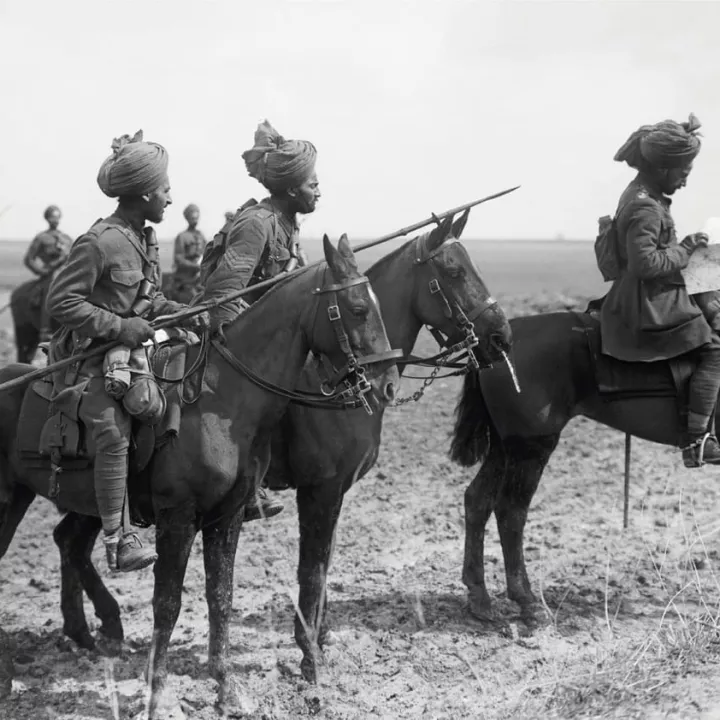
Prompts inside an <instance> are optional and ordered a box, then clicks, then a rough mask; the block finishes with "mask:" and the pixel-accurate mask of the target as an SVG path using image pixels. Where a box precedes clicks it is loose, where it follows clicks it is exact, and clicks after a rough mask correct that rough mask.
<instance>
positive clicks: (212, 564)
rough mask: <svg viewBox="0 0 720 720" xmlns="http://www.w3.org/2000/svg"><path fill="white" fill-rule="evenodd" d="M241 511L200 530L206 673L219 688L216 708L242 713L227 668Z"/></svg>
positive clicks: (241, 700) (242, 514) (242, 700)
mask: <svg viewBox="0 0 720 720" xmlns="http://www.w3.org/2000/svg"><path fill="white" fill-rule="evenodd" d="M243 518H244V511H243V509H240V511H239V512H232V513H230V514H228V515H223V516H222V517H220V518H219V519H218V521H217V522H213V523H212V524H209V525H207V526H205V527H203V529H202V533H203V557H204V561H205V595H206V598H207V604H208V620H209V623H210V637H209V644H208V670H209V672H210V675H211V677H212V678H213V679H215V680H216V681H217V683H218V685H219V688H218V704H219V705H220V707H221V708H223V709H224V710H229V709H230V708H231V707H232V706H237V707H239V708H241V709H242V706H243V705H244V703H245V699H244V698H243V697H242V695H241V694H240V693H238V689H237V688H235V687H234V686H233V684H232V678H231V674H230V668H229V666H228V658H227V655H228V646H229V644H230V640H229V634H230V633H229V631H230V614H231V613H232V601H233V576H234V569H235V554H236V552H237V545H238V537H239V535H240V529H241V528H242V524H243Z"/></svg>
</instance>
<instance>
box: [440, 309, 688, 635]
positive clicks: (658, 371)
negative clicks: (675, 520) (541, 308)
mask: <svg viewBox="0 0 720 720" xmlns="http://www.w3.org/2000/svg"><path fill="white" fill-rule="evenodd" d="M510 326H511V327H512V332H513V356H514V359H515V367H516V369H517V375H518V379H519V384H520V388H521V392H520V394H518V393H517V392H516V391H515V389H514V387H513V383H512V380H511V378H510V375H509V372H508V370H507V368H506V367H495V368H493V369H491V370H488V371H486V372H484V373H482V374H481V375H479V376H478V375H477V374H472V375H467V376H466V378H465V383H464V387H463V392H462V396H461V399H460V402H459V403H458V407H457V417H456V423H455V433H454V438H453V442H452V447H451V457H452V459H453V460H455V461H456V462H458V463H460V464H461V465H464V466H466V467H470V466H472V465H475V464H476V463H478V462H482V465H481V467H480V470H479V472H478V473H477V475H476V476H475V478H474V479H473V481H472V482H471V483H470V485H469V487H468V488H467V490H466V492H465V559H464V564H463V576H462V577H463V582H464V583H465V585H466V586H467V589H468V593H469V603H470V610H471V612H472V613H473V615H475V616H476V617H477V618H479V619H481V620H491V619H492V618H493V612H492V603H491V600H490V595H489V594H488V591H487V588H486V586H485V569H484V557H483V554H484V538H485V526H486V524H487V521H488V519H489V518H490V515H491V514H492V513H493V512H494V513H495V519H496V520H497V527H498V531H499V534H500V542H501V545H502V551H503V557H504V559H505V574H506V578H507V593H508V597H509V598H510V599H511V600H514V601H515V602H517V603H518V604H519V605H520V609H521V613H522V617H523V618H524V619H525V620H526V621H527V622H529V623H533V622H535V621H536V620H537V614H538V613H539V612H541V608H540V607H539V604H538V602H537V600H536V598H535V596H534V595H533V593H532V590H531V587H530V581H529V579H528V575H527V570H526V568H525V555H524V548H523V532H524V529H525V522H526V520H527V514H528V509H529V507H530V502H531V500H532V498H533V495H534V494H535V491H536V490H537V487H538V484H539V482H540V478H541V476H542V473H543V470H544V469H545V466H546V464H547V462H548V459H549V458H550V456H551V455H552V453H553V451H554V450H555V448H556V446H557V444H558V440H559V438H560V433H561V432H562V430H563V428H564V427H565V426H566V425H567V423H568V422H569V421H570V419H571V418H573V417H576V416H578V415H583V416H585V417H587V418H590V419H592V420H596V421H597V422H599V423H602V424H604V425H608V426H610V427H612V428H615V429H617V430H622V431H623V432H625V433H629V434H630V435H635V436H637V437H640V438H643V439H645V440H650V441H653V442H656V443H662V444H665V445H675V446H676V445H677V444H678V443H679V441H680V434H681V422H680V412H679V407H680V405H679V402H678V397H677V395H674V394H673V392H672V389H673V388H672V386H673V380H672V376H671V374H670V370H669V366H668V364H667V363H619V361H608V360H605V361H603V362H604V363H607V362H612V364H613V366H614V367H615V371H616V372H621V373H622V374H624V376H625V377H626V378H627V382H626V387H627V388H628V390H629V391H630V392H628V393H627V396H626V397H624V398H623V397H622V395H620V394H618V395H616V396H614V397H613V398H612V399H611V397H610V396H609V395H606V394H604V393H603V394H602V395H601V393H600V390H599V389H598V382H597V376H596V372H597V367H598V363H599V362H600V361H601V360H602V359H601V358H600V357H599V356H597V353H596V351H593V352H591V347H593V346H592V344H590V343H589V340H588V338H589V333H591V332H592V333H597V332H599V330H598V327H597V323H596V322H593V321H592V320H591V319H590V318H589V316H588V315H586V314H584V313H583V314H579V313H573V312H557V313H548V314H544V315H530V316H527V317H520V318H515V319H513V320H512V321H511V322H510ZM663 378H665V379H663ZM654 380H656V382H654ZM653 383H654V384H653ZM663 386H664V389H663ZM603 388H605V386H603ZM633 388H634V389H635V391H637V390H643V388H644V390H643V392H644V393H645V394H646V395H647V396H646V397H629V395H630V394H632V392H633ZM668 388H669V390H670V392H667V390H668ZM591 442H592V440H591V438H588V443H591Z"/></svg>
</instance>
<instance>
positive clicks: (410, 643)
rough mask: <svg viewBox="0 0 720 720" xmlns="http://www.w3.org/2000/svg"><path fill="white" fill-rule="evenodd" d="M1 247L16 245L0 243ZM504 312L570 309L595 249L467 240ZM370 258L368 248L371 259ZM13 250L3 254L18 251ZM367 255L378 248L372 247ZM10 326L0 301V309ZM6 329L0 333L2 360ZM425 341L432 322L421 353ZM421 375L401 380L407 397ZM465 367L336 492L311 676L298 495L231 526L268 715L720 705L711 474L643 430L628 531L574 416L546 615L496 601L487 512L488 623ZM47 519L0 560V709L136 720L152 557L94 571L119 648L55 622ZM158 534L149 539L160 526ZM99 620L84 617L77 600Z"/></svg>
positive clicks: (619, 453)
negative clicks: (470, 523)
mask: <svg viewBox="0 0 720 720" xmlns="http://www.w3.org/2000/svg"><path fill="white" fill-rule="evenodd" d="M6 245H7V244H6ZM466 246H467V247H469V248H470V249H471V251H472V252H473V254H474V257H475V259H476V261H477V263H478V265H479V267H480V268H481V271H482V272H483V275H484V277H485V279H486V280H487V282H488V284H489V286H490V288H491V290H492V291H493V293H494V294H495V296H496V297H497V298H498V299H499V300H500V301H501V302H502V304H503V306H504V307H505V309H506V312H507V313H508V315H511V316H512V315H518V314H527V313H532V312H542V311H547V310H550V309H559V308H564V307H578V308H579V307H581V306H582V305H583V303H584V302H585V301H586V300H587V299H588V298H589V297H591V296H597V295H598V294H600V293H601V292H602V290H603V285H602V283H601V282H599V275H598V273H597V271H596V270H595V268H594V265H593V251H592V245H591V244H589V243H542V242H539V243H520V242H513V243H499V242H488V241H478V242H477V243H475V244H473V242H472V241H467V242H466ZM19 247H20V246H15V253H14V254H13V253H12V252H10V250H8V249H7V247H6V246H1V247H0V269H1V271H0V272H1V273H6V274H2V276H1V277H0V284H6V285H12V284H14V283H16V282H19V281H20V280H21V278H22V277H24V275H23V273H22V272H21V271H20V270H19V268H20V264H19V260H18V255H19V252H21V251H20V249H19ZM378 255H379V254H378ZM11 256H12V258H11ZM370 259H373V258H370ZM4 321H5V326H4V327H7V314H5V316H4ZM11 341H12V336H11V335H9V334H8V333H7V332H5V333H4V335H3V336H2V337H1V338H0V342H1V343H2V346H1V348H0V349H2V351H3V358H4V361H7V358H8V357H9V353H10V351H11V347H10V344H11ZM431 349H432V341H431V339H430V338H429V336H427V335H425V334H423V335H421V338H420V340H419V343H418V348H417V350H418V351H423V352H427V351H430V350H431ZM417 384H418V382H417V381H412V380H404V381H403V384H402V394H409V393H410V392H412V391H413V390H414V389H415V388H416V387H417ZM458 392H459V381H457V380H456V379H444V380H440V381H438V382H436V383H435V384H434V385H432V387H431V388H430V389H429V391H428V392H427V393H426V395H425V398H424V399H423V400H422V402H420V403H417V404H409V405H406V406H404V407H403V408H401V409H393V410H389V411H388V412H387V413H386V416H385V429H384V436H383V446H382V450H381V453H380V458H379V460H378V463H377V465H376V466H375V468H374V469H373V470H372V471H371V472H370V473H369V474H368V475H367V476H366V477H365V478H363V479H362V480H361V481H360V482H359V483H358V484H357V485H356V486H355V487H354V488H353V489H352V490H351V491H350V492H349V493H348V495H347V497H346V500H345V506H344V509H343V513H342V516H341V519H340V524H339V529H338V533H337V547H336V553H335V559H334V564H333V567H332V568H331V573H330V578H329V597H328V603H329V616H330V620H331V624H332V627H333V638H332V644H331V645H330V646H329V647H328V648H327V658H328V667H327V673H326V676H325V677H324V678H323V680H322V682H321V683H320V684H319V685H317V686H311V685H308V684H307V683H305V682H304V681H303V680H302V678H301V676H300V673H299V661H300V652H299V651H298V650H297V649H296V647H295V644H294V641H293V637H292V633H293V600H294V598H296V596H297V583H296V579H295V572H296V561H297V553H298V548H297V545H298V541H297V520H296V509H295V499H294V496H293V493H292V492H291V491H289V492H285V493H283V496H282V497H283V500H284V502H285V504H286V509H285V512H283V513H282V514H281V515H279V516H277V517H276V518H273V519H272V520H269V521H265V522H254V523H250V524H248V525H247V526H246V527H245V528H244V529H243V532H242V534H241V538H240V545H239V550H238V554H237V560H236V570H235V577H236V584H235V600H234V612H233V621H232V627H231V646H232V647H231V657H232V663H233V667H234V671H235V674H236V676H237V678H238V680H240V681H241V682H242V683H243V684H244V687H245V689H246V691H247V692H248V694H249V695H250V696H251V697H252V698H253V699H254V702H255V708H254V710H252V712H250V713H249V714H248V715H247V717H252V718H258V719H266V720H271V719H272V720H276V719H277V720H280V719H282V720H294V719H295V718H309V717H314V718H326V719H327V720H331V719H332V720H341V719H342V720H364V719H365V718H387V719H393V718H402V719H403V720H408V719H410V718H417V719H420V718H422V719H428V720H430V719H432V720H440V719H441V718H442V719H443V720H451V719H452V720H456V719H458V718H487V719H488V720H490V719H492V720H500V719H506V718H507V719H509V718H528V719H530V718H609V717H612V718H677V719H681V718H682V719H685V718H708V719H709V718H720V683H718V681H717V679H718V677H719V676H720V664H719V663H718V660H719V658H720V652H719V651H720V643H719V642H718V606H719V604H720V585H719V584H718V571H719V570H720V542H719V539H718V535H719V533H720V519H719V518H718V508H719V507H720V475H719V474H718V471H717V470H715V471H713V470H706V469H701V470H692V471H689V470H685V469H684V468H683V466H682V463H681V461H680V459H679V455H678V454H677V453H676V452H673V451H672V450H671V449H669V448H664V447H660V446H657V445H652V444H650V443H645V442H640V441H635V443H634V450H633V477H632V487H631V505H630V509H631V513H630V527H629V529H627V530H623V528H622V498H623V493H622V468H623V443H624V439H623V435H622V434H620V433H618V432H616V431H613V430H610V429H608V428H605V427H602V426H599V425H596V424H594V423H592V422H591V421H588V420H585V419H578V420H575V421H573V422H572V423H571V424H570V425H569V426H568V428H567V429H566V431H565V433H564V434H563V438H562V440H561V442H560V445H559V447H558V449H557V451H556V452H555V454H554V455H553V457H552V459H551V461H550V463H549V466H548V468H547V470H546V472H545V474H544V477H543V480H542V482H541V484H540V488H539V490H538V492H537V494H536V496H535V499H534V501H533V503H532V507H531V510H530V517H529V521H528V525H527V531H526V538H525V541H526V548H527V560H528V570H529V574H530V578H531V581H532V583H533V587H534V590H535V592H536V594H540V595H541V596H542V598H543V600H544V602H545V603H546V607H547V622H546V624H544V625H543V626H542V627H540V628H537V629H534V630H532V631H531V630H529V629H528V628H526V627H525V625H524V624H523V622H522V620H521V619H520V615H519V611H518V608H517V607H516V606H515V605H514V604H513V603H512V602H510V601H508V600H507V597H506V594H505V579H504V567H503V558H502V553H501V551H500V545H499V542H498V537H497V531H496V528H495V526H494V523H493V521H492V520H491V523H490V525H489V526H488V541H487V543H486V567H487V572H488V585H489V589H490V592H491V594H492V595H493V597H494V600H495V604H496V608H497V610H498V621H497V622H496V623H493V624H481V623H479V622H477V621H475V620H473V619H472V618H471V617H470V616H469V614H468V613H467V610H466V607H465V592H464V586H463V585H462V582H461V569H462V556H463V529H464V526H463V515H464V510H463V493H464V489H465V487H466V486H467V484H468V482H469V481H470V480H471V478H472V476H473V473H474V472H475V471H474V470H466V469H462V468H459V467H457V466H455V465H453V464H452V463H450V462H449V461H448V459H447V455H446V453H447V449H448V444H449V442H448V434H449V432H450V430H451V426H452V416H453V410H454V406H455V402H456V399H457V396H458ZM58 520H59V516H58V514H57V512H56V511H55V510H54V508H53V506H52V505H51V504H50V503H49V502H47V501H45V500H37V501H36V502H35V503H34V505H33V506H31V508H30V510H29V512H28V514H27V516H26V518H25V520H24V522H23V523H22V525H21V526H20V528H19V530H18V532H17V534H16V536H15V539H14V541H13V544H12V545H11V547H10V550H9V551H8V553H7V555H6V556H5V557H4V558H3V559H2V561H1V562H0V625H1V626H2V627H3V628H4V629H5V630H6V631H7V632H8V633H9V634H10V636H11V639H12V641H13V654H14V658H15V666H16V674H17V675H16V680H15V682H14V686H13V694H12V696H11V697H10V699H9V700H8V701H6V702H5V703H4V705H0V718H3V719H4V718H7V719H8V720H10V719H12V720H41V719H43V720H44V719H45V718H48V719H50V718H52V719H54V720H70V719H71V718H72V719H73V720H96V719H97V720H99V719H101V718H102V719H103V720H105V719H106V718H112V717H114V710H113V707H116V708H117V712H118V715H117V717H121V718H134V717H139V716H141V713H142V711H143V707H144V703H145V693H144V685H143V679H142V674H143V670H144V667H145V663H146V660H147V654H148V650H149V647H150V637H151V631H152V609H151V600H152V587H153V574H152V571H151V570H145V571H142V572H140V573H134V574H132V576H124V577H112V578H109V577H106V572H105V569H104V568H105V565H104V558H103V556H102V553H103V548H102V546H101V545H100V544H99V543H98V544H97V546H96V548H95V552H94V555H93V558H94V561H95V563H96V565H97V567H98V568H99V571H100V573H101V574H103V576H104V577H106V582H107V584H108V586H109V588H110V589H111V591H112V592H113V593H114V594H115V596H116V598H117V599H118V602H119V603H120V607H121V611H122V616H123V620H124V624H125V632H126V637H127V646H126V649H125V653H124V655H123V657H122V658H121V659H117V660H114V661H110V660H108V659H106V658H103V657H102V656H100V655H98V654H95V653H90V652H86V651H84V650H77V649H76V648H75V647H74V646H73V645H72V644H71V643H70V642H69V641H67V640H65V639H64V637H63V635H62V620H61V615H60V608H59V601H60V575H59V569H60V568H59V556H58V553H57V551H56V548H55V546H54V544H53V540H52V529H53V527H54V525H55V524H56V523H57V522H58ZM146 532H149V533H150V534H149V537H150V539H151V538H152V533H151V531H146ZM86 611H87V614H88V617H89V618H92V617H93V614H92V609H91V607H90V606H89V605H88V606H87V608H86ZM206 641H207V607H206V605H205V600H204V578H203V568H202V553H201V540H200V539H199V538H198V540H197V542H196V545H195V547H194V548H193V552H192V556H191V560H190V565H189V569H188V573H187V576H186V579H185V585H184V597H183V608H182V612H181V615H180V618H179V621H178V624H177V627H176V630H175V634H174V636H173V641H172V644H171V660H170V672H171V674H172V677H171V687H172V691H173V693H174V696H175V699H176V707H175V711H174V712H175V714H174V715H173V717H187V718H193V719H197V720H209V719H210V718H215V717H218V713H217V711H216V710H215V708H214V707H213V703H214V700H215V684H214V682H213V681H212V680H210V679H209V678H208V676H207V673H206V667H205V662H206V658H207V656H206V652H207V649H206Z"/></svg>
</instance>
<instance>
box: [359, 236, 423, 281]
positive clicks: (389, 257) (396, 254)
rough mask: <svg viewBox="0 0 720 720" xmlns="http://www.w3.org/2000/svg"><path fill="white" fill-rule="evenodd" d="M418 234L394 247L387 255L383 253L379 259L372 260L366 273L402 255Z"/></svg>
mask: <svg viewBox="0 0 720 720" xmlns="http://www.w3.org/2000/svg"><path fill="white" fill-rule="evenodd" d="M417 237H418V236H416V237H414V238H411V239H410V240H408V241H407V242H404V243H403V244H402V245H400V247H397V248H395V249H394V250H393V251H392V252H389V253H388V254H387V255H383V256H382V257H381V258H380V259H379V260H377V261H376V262H374V263H373V264H372V265H371V266H370V267H369V268H368V269H367V270H366V272H365V274H366V275H368V274H369V273H371V272H373V271H374V270H375V269H376V268H378V267H379V266H380V265H384V264H385V263H389V262H392V261H393V260H395V259H396V258H397V257H399V256H400V255H402V253H404V252H405V250H407V248H408V247H409V246H410V244H411V243H413V242H415V240H416V238H417Z"/></svg>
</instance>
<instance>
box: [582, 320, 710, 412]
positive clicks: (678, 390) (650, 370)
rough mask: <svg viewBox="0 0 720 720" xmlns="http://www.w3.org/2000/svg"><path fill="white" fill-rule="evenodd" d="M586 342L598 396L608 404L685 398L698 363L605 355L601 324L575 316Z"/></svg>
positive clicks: (683, 359)
mask: <svg viewBox="0 0 720 720" xmlns="http://www.w3.org/2000/svg"><path fill="white" fill-rule="evenodd" d="M576 316H577V318H578V320H579V321H580V323H581V325H582V327H583V329H584V332H585V338H586V340H587V345H588V350H589V351H590V358H591V362H592V366H593V371H594V375H595V382H596V384H597V389H598V393H599V394H600V396H601V397H603V398H604V399H606V400H627V399H630V398H642V397H645V398H647V397H678V396H682V395H684V394H685V392H686V391H687V385H688V382H689V380H690V377H691V375H692V373H693V371H694V370H695V366H696V363H695V362H694V361H693V360H691V359H688V358H685V357H679V358H673V359H672V360H661V361H658V362H624V361H622V360H617V359H615V358H613V357H610V356H609V355H605V354H603V352H602V342H601V336H600V321H599V320H598V319H597V317H595V316H594V315H592V314H591V313H587V312H585V313H576Z"/></svg>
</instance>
